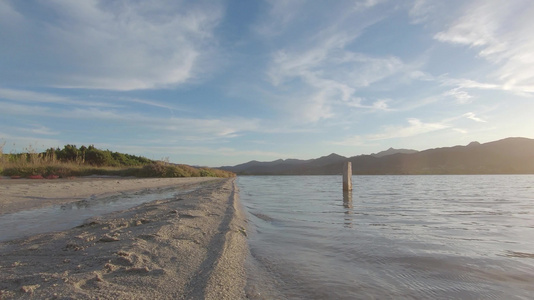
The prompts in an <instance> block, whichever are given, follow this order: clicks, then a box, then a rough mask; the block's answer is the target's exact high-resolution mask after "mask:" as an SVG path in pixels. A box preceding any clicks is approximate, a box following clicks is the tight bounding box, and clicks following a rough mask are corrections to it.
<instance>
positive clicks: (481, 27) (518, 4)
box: [434, 0, 534, 93]
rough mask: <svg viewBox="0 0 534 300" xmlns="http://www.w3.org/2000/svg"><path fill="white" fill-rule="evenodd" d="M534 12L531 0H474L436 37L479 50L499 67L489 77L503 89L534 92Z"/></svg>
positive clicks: (481, 54)
mask: <svg viewBox="0 0 534 300" xmlns="http://www.w3.org/2000/svg"><path fill="white" fill-rule="evenodd" d="M533 15H534V2H532V1H530V0H511V1H500V0H484V1H475V2H472V3H471V5H469V6H466V7H465V9H464V11H463V14H462V16H461V17H459V18H458V19H456V20H455V21H454V22H453V23H452V24H451V25H450V26H449V27H448V28H446V29H445V30H443V31H441V32H439V33H437V34H436V35H435V36H434V38H435V39H437V40H439V41H441V42H447V43H453V44H460V45H467V46H469V47H473V48H474V49H477V51H478V55H479V56H480V57H482V58H484V59H486V60H488V61H489V62H491V63H493V64H495V65H496V66H497V70H496V71H495V72H493V73H491V74H490V78H492V79H493V80H495V81H497V82H499V84H498V86H499V88H500V89H503V90H508V91H513V92H516V93H534V71H533V70H534V39H532V38H531V36H532V28H534V18H532V16H533Z"/></svg>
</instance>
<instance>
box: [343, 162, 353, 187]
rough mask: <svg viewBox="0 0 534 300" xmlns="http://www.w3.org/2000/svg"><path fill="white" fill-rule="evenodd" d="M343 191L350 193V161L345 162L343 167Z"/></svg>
mask: <svg viewBox="0 0 534 300" xmlns="http://www.w3.org/2000/svg"><path fill="white" fill-rule="evenodd" d="M343 190H344V191H352V163H351V162H350V161H348V162H346V163H345V166H344V167H343Z"/></svg>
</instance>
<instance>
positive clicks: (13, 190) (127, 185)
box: [0, 178, 248, 299]
mask: <svg viewBox="0 0 534 300" xmlns="http://www.w3.org/2000/svg"><path fill="white" fill-rule="evenodd" d="M185 184H187V185H191V186H194V185H199V184H201V188H199V189H197V190H195V191H193V192H190V193H187V194H181V195H179V196H176V197H175V198H173V199H166V200H158V201H154V202H150V203H146V204H143V205H140V206H137V207H134V208H131V209H128V210H125V211H120V212H115V213H111V214H108V215H105V216H101V217H97V218H93V219H90V220H87V221H86V222H85V223H84V224H83V225H81V226H78V227H76V228H73V229H70V230H66V231H62V232H55V233H47V234H41V235H36V236H32V237H29V238H24V239H19V240H12V241H6V242H2V243H0V299H13V298H17V299H19V298H23V299H24V298H26V299H47V298H49V299H243V298H245V297H246V296H245V284H246V274H245V266H244V264H245V258H246V257H247V255H248V248H247V243H246V229H245V220H244V216H243V213H242V211H241V210H240V204H239V201H238V192H237V188H236V186H235V179H216V180H209V181H206V179H203V178H193V179H120V178H108V179H102V178H92V179H75V180H70V181H69V180H61V181H29V180H26V181H23V180H20V181H19V180H6V179H3V180H0V203H1V207H2V213H6V212H15V211H20V210H24V209H28V208H35V207H42V206H43V205H51V204H57V203H65V202H67V201H76V200H79V199H80V198H87V197H88V196H91V195H93V196H94V195H96V196H97V197H98V196H101V195H109V194H110V193H117V192H120V191H134V190H140V189H147V188H157V187H164V186H171V185H185ZM118 186H120V188H119V187H118ZM93 198H94V197H93ZM14 202H16V203H14ZM43 203H45V204H43Z"/></svg>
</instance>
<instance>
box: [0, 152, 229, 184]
mask: <svg viewBox="0 0 534 300" xmlns="http://www.w3.org/2000/svg"><path fill="white" fill-rule="evenodd" d="M0 175H4V176H11V177H14V178H16V177H24V178H50V179H51V178H58V177H62V178H65V177H71V176H88V175H113V176H135V177H233V176H235V174H234V173H232V172H228V171H223V170H218V169H210V168H194V167H191V166H188V165H176V164H171V163H169V162H168V161H167V162H165V161H154V160H151V159H148V158H145V157H141V156H135V155H129V154H124V153H119V152H112V151H110V150H100V149H97V148H95V147H94V146H92V145H91V146H89V147H85V146H81V147H80V148H77V147H76V145H65V146H64V147H63V149H60V148H56V149H54V148H50V149H47V150H46V151H44V152H42V153H37V152H36V151H34V150H33V149H32V148H31V147H30V148H29V149H26V151H25V152H23V153H16V154H13V153H12V154H5V153H3V144H0Z"/></svg>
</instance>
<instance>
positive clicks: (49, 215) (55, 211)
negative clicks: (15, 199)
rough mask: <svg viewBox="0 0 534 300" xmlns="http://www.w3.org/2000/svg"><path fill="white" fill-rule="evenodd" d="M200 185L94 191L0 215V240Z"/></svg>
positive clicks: (73, 223)
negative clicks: (100, 193)
mask: <svg viewBox="0 0 534 300" xmlns="http://www.w3.org/2000/svg"><path fill="white" fill-rule="evenodd" d="M199 187H200V186H196V187H194V188H191V187H183V186H182V187H171V188H164V189H157V190H144V191H138V192H130V193H126V192H123V193H121V194H119V195H112V196H107V197H101V198H99V197H96V196H95V195H93V196H91V197H89V198H86V199H83V200H79V201H75V202H71V203H67V204H62V205H53V206H48V207H44V208H38V209H32V210H25V211H20V212H16V213H11V214H5V215H0V242H2V241H8V240H13V239H18V238H23V237H28V236H32V235H35V234H40V233H46V232H53V231H61V230H66V229H70V228H73V227H75V226H78V225H81V224H83V223H84V222H85V220H87V219H88V218H92V217H96V216H101V215H104V214H108V213H111V212H115V211H120V210H125V209H129V208H132V207H134V206H138V205H141V204H143V203H147V202H151V201H155V200H163V199H171V198H176V197H178V196H179V195H182V194H186V193H189V192H191V191H193V190H195V189H197V188H199Z"/></svg>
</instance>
